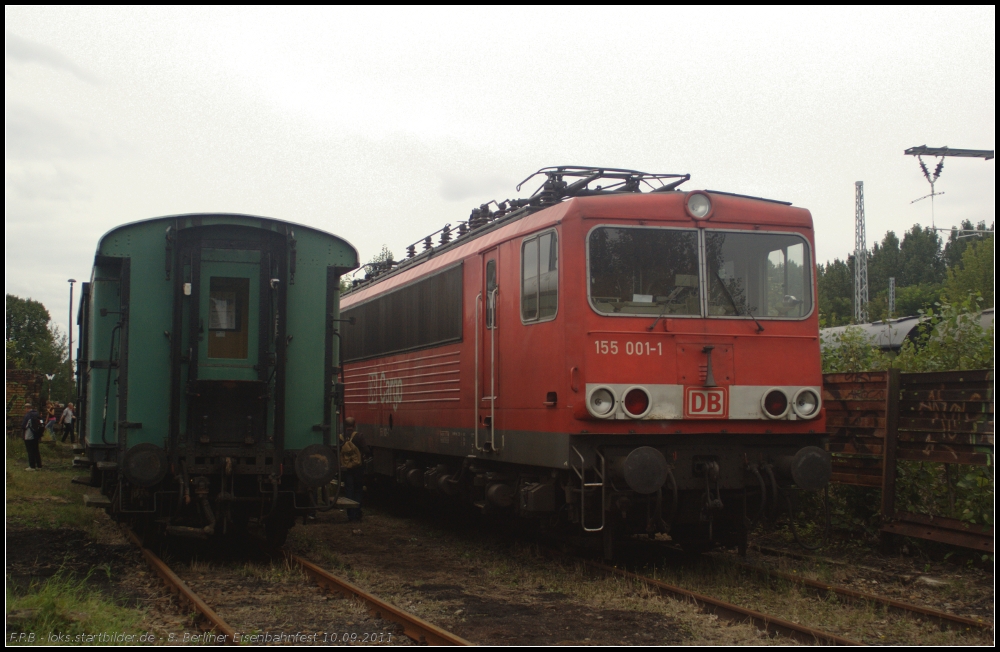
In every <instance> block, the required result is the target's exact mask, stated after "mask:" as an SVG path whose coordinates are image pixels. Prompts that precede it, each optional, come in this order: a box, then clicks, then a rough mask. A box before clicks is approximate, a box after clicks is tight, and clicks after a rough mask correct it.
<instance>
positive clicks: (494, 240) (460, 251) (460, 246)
mask: <svg viewBox="0 0 1000 652" xmlns="http://www.w3.org/2000/svg"><path fill="white" fill-rule="evenodd" d="M703 192H707V193H708V194H710V195H712V200H713V203H714V204H715V206H716V215H718V214H719V212H720V211H721V212H723V213H724V214H725V224H727V225H733V224H748V225H766V226H769V227H788V228H802V229H811V228H812V215H811V214H810V213H809V211H808V210H806V209H804V208H797V207H793V206H791V205H790V204H788V203H787V202H778V201H774V200H768V199H763V198H757V197H747V196H744V195H734V194H731V193H722V192H717V191H713V190H708V191H703ZM689 194H690V193H688V192H679V191H675V192H665V193H655V194H654V193H642V194H639V193H620V194H608V195H602V196H596V195H595V196H586V197H574V198H572V199H567V200H565V201H563V202H560V203H558V204H556V205H554V206H550V207H548V208H545V209H542V210H540V211H537V212H534V213H528V214H526V215H523V216H520V217H516V218H513V219H508V220H506V221H498V222H496V223H494V224H491V225H490V226H488V227H486V228H483V229H482V230H480V231H478V232H473V233H470V234H469V235H466V236H464V237H461V238H459V239H458V240H455V241H453V242H451V243H448V244H446V245H442V246H439V247H434V248H433V249H430V250H428V251H425V252H422V253H421V254H420V255H419V257H418V258H417V259H416V260H414V259H410V260H409V261H404V262H403V263H401V264H400V265H399V267H396V268H394V269H393V270H392V271H390V272H386V273H383V274H381V275H380V276H377V277H376V278H374V279H373V280H371V281H370V282H368V283H365V284H363V285H361V286H360V287H357V288H354V289H351V290H348V291H347V292H346V293H344V294H343V295H342V299H341V301H342V306H343V307H344V308H346V307H348V306H350V305H355V304H358V303H361V302H363V301H365V300H367V299H369V298H372V297H374V296H377V295H381V294H384V293H386V292H389V291H391V290H393V289H396V288H398V287H401V286H403V285H406V284H408V283H410V282H412V281H414V280H416V279H418V278H422V277H424V276H429V275H431V274H433V273H434V272H437V271H440V270H443V269H447V268H448V267H451V266H453V265H456V264H458V263H459V262H460V261H462V260H463V259H464V258H466V257H467V256H469V255H472V254H475V253H479V252H482V251H486V250H488V249H492V248H493V247H495V246H497V245H499V244H501V243H503V242H506V241H508V240H512V239H515V238H518V237H521V236H524V235H528V234H530V233H534V232H536V231H540V230H542V229H545V228H548V227H551V226H555V225H557V224H560V223H561V222H562V221H563V219H565V218H566V217H567V216H569V217H573V218H577V219H587V218H597V219H610V220H614V219H629V220H635V219H641V218H640V217H638V216H637V215H636V210H637V208H641V209H642V211H643V212H644V213H646V214H649V213H650V212H653V213H654V214H655V212H657V211H666V210H670V212H671V213H673V214H677V213H678V211H679V212H680V214H684V209H683V203H684V201H685V199H686V198H687V196H688V195H689ZM733 209H738V210H736V211H733ZM730 211H733V212H730ZM690 223H691V226H692V227H693V226H694V223H695V221H694V220H693V219H692V220H690ZM708 226H709V227H711V226H712V221H711V219H710V220H709V222H708Z"/></svg>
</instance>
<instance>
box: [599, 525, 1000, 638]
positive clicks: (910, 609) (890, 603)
mask: <svg viewBox="0 0 1000 652" xmlns="http://www.w3.org/2000/svg"><path fill="white" fill-rule="evenodd" d="M632 543H633V544H639V547H641V548H646V549H647V550H646V552H647V553H648V552H650V549H652V548H654V546H655V549H656V552H658V553H659V554H662V553H663V552H664V551H671V552H674V551H675V549H673V548H670V547H664V546H663V545H662V544H648V545H647V544H645V542H642V541H633V542H632ZM754 549H755V550H757V551H758V552H760V553H762V554H770V555H774V556H784V557H789V558H792V559H796V560H800V561H811V562H826V563H835V564H840V565H843V566H851V564H849V563H847V562H841V561H837V560H831V559H826V558H820V557H816V556H815V555H806V554H802V553H796V552H786V551H781V550H777V549H772V548H766V547H761V546H755V547H754ZM676 552H680V551H676ZM718 556H720V557H722V556H725V557H727V558H729V561H730V562H731V563H733V564H734V565H736V566H737V567H739V568H741V569H743V570H745V571H747V572H751V573H755V574H759V575H764V576H766V577H769V578H771V579H775V580H781V581H784V582H787V583H789V584H794V585H796V586H798V587H800V588H803V589H806V590H809V591H813V592H815V593H818V594H821V595H822V594H834V595H836V596H837V597H838V599H841V600H843V601H845V602H850V603H854V604H877V605H881V606H882V607H884V608H885V609H886V610H887V611H892V612H895V613H901V614H905V615H907V616H911V617H915V618H918V619H922V620H926V621H930V622H934V623H936V624H938V625H940V626H942V627H948V628H952V629H957V630H959V631H968V630H977V631H983V632H992V631H993V629H994V624H993V622H991V621H988V620H985V619H974V618H968V617H966V616H960V615H957V614H952V613H948V612H945V611H940V610H937V609H932V608H929V607H923V606H920V605H915V604H911V603H907V602H903V601H901V600H895V599H893V598H889V597H886V596H882V595H877V594H873V593H867V592H864V591H858V590H855V589H851V588H848V587H845V586H840V585H838V584H835V583H832V582H823V581H820V580H813V579H809V578H807V577H801V576H799V575H797V574H792V573H786V572H782V571H779V570H775V569H771V568H767V567H765V566H763V565H757V564H751V563H748V562H746V561H743V560H742V559H737V558H735V555H733V554H731V553H718ZM587 563H588V564H590V565H595V562H591V561H588V562H587ZM596 565H597V566H600V567H603V568H602V570H605V571H608V570H614V571H615V572H616V573H626V574H627V573H630V571H624V570H622V569H618V568H612V567H607V566H605V565H604V564H596ZM632 576H634V577H638V578H645V576H643V575H641V574H639V573H632ZM647 579H648V578H647ZM644 581H645V580H644ZM650 581H653V582H657V581H658V580H650ZM668 586H669V585H668ZM676 588H678V587H671V589H676ZM680 590H681V591H686V589H680ZM755 624H756V623H755ZM768 631H772V630H771V629H769V630H768ZM774 631H778V630H777V629H776V630H774ZM817 631H818V630H817ZM779 633H781V632H779ZM793 638H796V636H794V635H793ZM797 640H802V639H801V638H797ZM845 640H846V639H845ZM836 644H844V643H836ZM856 644H861V643H856Z"/></svg>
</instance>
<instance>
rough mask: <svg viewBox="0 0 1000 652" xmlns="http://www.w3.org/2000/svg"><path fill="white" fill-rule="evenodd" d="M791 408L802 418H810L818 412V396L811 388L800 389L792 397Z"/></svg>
mask: <svg viewBox="0 0 1000 652" xmlns="http://www.w3.org/2000/svg"><path fill="white" fill-rule="evenodd" d="M792 409H793V410H795V414H797V415H799V416H800V417H802V418H803V419H811V418H813V417H814V416H816V415H817V414H818V413H819V396H817V395H816V392H814V391H813V390H811V389H800V390H799V391H798V392H797V393H796V394H795V398H794V399H792Z"/></svg>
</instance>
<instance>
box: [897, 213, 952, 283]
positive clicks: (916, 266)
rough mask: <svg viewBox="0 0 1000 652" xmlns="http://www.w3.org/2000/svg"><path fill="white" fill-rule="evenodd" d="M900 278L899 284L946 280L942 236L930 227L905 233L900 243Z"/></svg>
mask: <svg viewBox="0 0 1000 652" xmlns="http://www.w3.org/2000/svg"><path fill="white" fill-rule="evenodd" d="M899 256H900V263H901V265H900V278H897V279H896V283H897V285H900V286H906V285H917V284H920V283H942V282H944V280H945V276H946V274H945V263H944V258H943V257H942V255H941V237H940V236H939V235H938V234H937V231H934V230H933V229H931V228H930V227H927V228H921V227H920V225H919V224H914V225H913V228H911V229H910V230H909V231H907V232H906V233H904V234H903V242H902V243H901V244H900V245H899Z"/></svg>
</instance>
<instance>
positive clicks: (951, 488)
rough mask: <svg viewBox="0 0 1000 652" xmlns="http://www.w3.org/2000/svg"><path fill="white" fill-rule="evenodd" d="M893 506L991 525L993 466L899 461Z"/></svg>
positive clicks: (908, 510)
mask: <svg viewBox="0 0 1000 652" xmlns="http://www.w3.org/2000/svg"><path fill="white" fill-rule="evenodd" d="M896 508H897V509H899V510H902V511H906V512H915V513H918V514H936V515H938V516H945V517H948V518H957V519H960V520H962V521H965V522H967V523H974V524H977V525H993V473H992V469H991V468H990V467H983V466H971V465H965V464H940V463H935V462H898V463H897V464H896Z"/></svg>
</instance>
